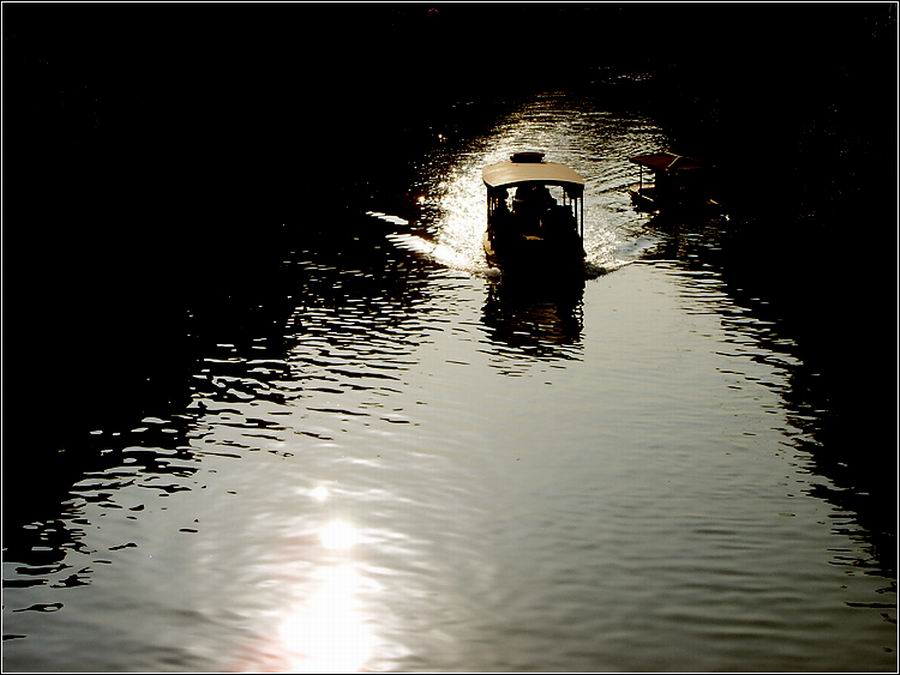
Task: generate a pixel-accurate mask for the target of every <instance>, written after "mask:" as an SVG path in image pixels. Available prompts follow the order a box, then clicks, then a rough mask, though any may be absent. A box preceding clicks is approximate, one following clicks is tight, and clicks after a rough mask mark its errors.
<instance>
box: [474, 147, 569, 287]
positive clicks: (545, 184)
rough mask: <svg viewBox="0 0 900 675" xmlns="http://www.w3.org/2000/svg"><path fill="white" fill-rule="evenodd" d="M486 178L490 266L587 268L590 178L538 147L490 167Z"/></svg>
mask: <svg viewBox="0 0 900 675" xmlns="http://www.w3.org/2000/svg"><path fill="white" fill-rule="evenodd" d="M482 178H483V179H484V184H485V187H486V188H487V229H486V231H485V233H484V252H485V256H486V258H487V261H488V263H489V264H490V265H492V266H495V267H499V268H500V269H505V270H510V269H519V270H523V269H524V270H529V271H533V270H534V269H535V268H536V266H540V267H554V268H557V269H565V270H571V271H575V270H577V271H578V272H583V270H584V258H585V252H584V178H582V177H581V176H580V175H578V174H577V173H576V172H575V171H574V170H573V169H571V168H569V167H567V166H565V165H563V164H558V163H556V162H548V161H545V160H544V153H542V152H534V151H528V152H517V153H514V154H513V155H511V156H510V158H509V161H504V162H498V163H496V164H491V165H490V166H486V167H484V169H483V170H482Z"/></svg>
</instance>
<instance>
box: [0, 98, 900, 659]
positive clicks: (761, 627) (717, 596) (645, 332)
mask: <svg viewBox="0 0 900 675" xmlns="http://www.w3.org/2000/svg"><path fill="white" fill-rule="evenodd" d="M664 140H665V139H664V138H663V137H662V135H661V132H660V131H659V129H658V128H656V127H655V126H654V124H653V123H652V122H651V121H649V120H647V119H643V118H641V117H639V116H629V115H628V114H625V113H621V112H619V113H612V112H605V111H603V110H598V109H597V106H596V105H591V104H589V103H587V102H583V101H577V100H572V99H570V98H567V97H565V96H563V95H561V94H552V93H551V94H547V95H544V96H541V97H539V98H537V99H535V100H533V101H530V102H528V103H527V104H524V105H523V106H522V107H521V108H520V109H518V110H514V111H513V112H512V113H510V114H508V115H507V116H505V117H504V118H503V119H500V120H498V121H497V123H496V125H495V126H494V128H493V129H491V130H490V131H489V132H488V133H486V134H482V135H475V136H471V137H467V138H466V137H462V138H450V139H447V140H446V142H443V140H441V139H438V142H437V143H436V145H435V147H436V149H435V151H434V152H432V153H431V154H429V155H428V156H427V157H424V158H422V159H421V161H420V162H418V163H417V165H416V166H415V175H416V176H417V182H416V184H415V185H413V186H411V190H410V191H411V193H412V195H413V199H414V203H415V205H416V207H415V209H413V210H411V211H409V212H404V213H395V212H392V210H391V209H390V208H389V206H388V205H389V204H391V203H393V202H394V201H395V200H394V199H393V195H377V194H376V195H374V196H373V199H372V203H371V208H370V209H369V211H368V213H367V214H359V215H358V216H354V217H348V219H347V221H346V222H342V223H336V224H335V232H334V233H333V234H331V235H330V236H329V237H328V238H317V237H313V236H308V235H305V234H304V233H303V232H298V233H297V234H296V236H295V237H294V238H293V240H292V241H293V242H294V244H293V245H292V247H290V248H289V249H288V250H285V251H284V254H283V258H282V260H281V266H282V268H281V271H282V272H283V274H280V275H279V277H278V279H279V280H280V281H279V284H278V285H277V286H276V287H275V288H273V289H270V290H271V292H272V295H271V296H269V297H260V298H258V304H257V305H256V306H254V307H248V308H245V309H244V311H243V312H242V313H239V314H237V315H236V316H234V317H233V320H231V321H223V320H219V321H203V320H201V318H202V316H201V315H202V311H201V310H200V309H198V310H197V312H196V317H195V318H196V320H195V321H194V323H193V324H191V325H192V326H193V327H192V331H194V335H193V336H192V337H193V338H194V339H195V340H196V341H197V344H198V345H201V347H200V349H201V357H200V358H199V359H198V360H197V361H196V363H195V366H194V370H193V372H192V374H191V386H190V400H189V403H188V404H187V405H186V406H180V405H173V406H172V408H171V409H169V410H166V411H163V412H161V413H160V415H159V416H156V415H154V416H148V417H146V418H145V419H143V420H142V421H141V422H140V424H138V425H136V426H132V425H129V426H127V427H122V426H118V427H117V426H112V425H111V426H109V427H104V428H97V429H94V430H92V431H91V433H90V434H89V435H87V436H86V437H84V438H81V439H78V441H77V443H73V445H72V446H71V448H72V449H68V450H67V451H69V452H72V451H74V449H77V450H78V451H79V452H82V453H85V457H90V458H91V459H90V461H89V462H88V461H86V462H85V465H86V466H88V467H89V469H88V470H86V471H84V473H83V475H80V476H79V477H78V479H77V482H75V483H74V485H73V486H72V488H71V492H70V494H69V495H67V498H66V501H65V502H63V503H62V504H60V505H59V507H58V516H56V517H51V518H47V519H43V520H40V521H36V522H34V523H31V524H28V525H26V526H25V527H24V528H22V529H21V530H19V529H17V530H16V531H15V532H10V531H9V529H8V528H7V531H5V533H4V535H5V540H6V548H5V551H4V574H3V576H4V585H5V588H4V609H3V621H4V656H3V658H4V667H5V668H6V669H8V670H225V671H231V670H285V671H292V672H295V671H304V670H306V671H313V672H320V671H323V670H325V671H327V670H336V671H347V670H359V669H362V670H432V671H434V670H462V669H466V670H481V671H495V670H502V671H511V670H544V671H556V670H568V671H571V670H575V671H578V670H592V671H597V670H678V671H691V670H717V671H719V670H725V671H727V670H887V671H891V670H894V668H895V665H896V658H895V653H894V646H895V641H896V610H895V606H896V602H895V599H896V589H895V587H894V584H893V581H892V572H891V570H889V569H886V568H885V566H884V564H883V561H880V560H879V559H878V558H877V556H876V555H875V554H874V552H873V548H872V543H871V533H870V532H869V531H868V530H867V529H866V527H864V526H863V525H862V524H861V522H860V518H859V516H858V514H857V513H855V512H854V511H852V510H849V509H847V508H845V507H843V506H841V505H840V504H839V503H837V502H835V501H834V500H828V499H825V498H823V497H822V494H823V490H824V491H825V492H826V493H827V492H828V490H839V487H838V486H836V485H835V484H834V483H833V481H832V480H831V479H830V478H829V477H828V476H826V475H822V474H821V473H817V470H816V467H817V465H816V464H815V461H814V457H813V456H812V454H811V451H810V448H813V449H814V448H815V447H816V444H817V440H816V438H815V431H816V429H817V425H818V424H819V423H820V415H821V414H823V412H824V411H822V410H816V409H806V408H802V407H798V406H797V405H796V404H794V403H792V402H791V401H793V400H794V398H793V397H791V395H790V389H791V386H792V382H793V381H794V378H795V377H796V376H797V374H798V373H801V372H805V371H804V368H806V365H805V364H804V363H803V361H802V358H801V356H800V355H799V352H798V349H797V345H796V344H795V343H794V341H793V340H792V339H791V337H790V336H788V335H784V334H781V333H780V332H779V324H778V323H777V321H773V320H770V319H764V318H761V317H760V316H759V313H758V312H754V311H753V309H752V308H751V307H748V306H746V305H745V304H741V303H740V302H738V301H737V300H736V299H735V297H734V296H733V295H732V294H731V293H729V289H728V287H727V284H726V283H725V281H724V280H723V277H722V273H721V271H720V270H719V269H717V268H716V267H714V266H712V265H710V264H707V263H705V262H704V261H703V260H702V259H698V257H697V255H696V253H692V252H691V250H689V247H688V248H687V249H685V250H683V251H679V248H678V246H673V242H676V243H678V242H677V241H676V240H675V239H673V235H672V234H671V232H670V231H667V230H665V229H662V228H660V227H657V226H655V225H654V223H652V222H650V221H649V219H648V218H647V217H646V216H641V215H639V214H637V213H635V212H634V211H633V210H632V208H631V206H630V204H629V202H628V199H627V197H626V196H625V193H624V188H625V186H626V185H627V184H629V183H630V182H632V181H633V180H635V178H636V167H634V166H633V165H631V164H629V163H628V162H627V157H628V156H630V155H632V154H636V153H637V152H641V151H645V150H652V149H655V148H657V147H660V146H661V145H664ZM535 148H538V149H542V150H545V151H546V152H547V154H548V158H549V159H553V160H554V161H560V162H563V163H566V164H569V165H571V166H573V168H575V169H576V170H577V171H579V172H580V173H582V175H584V176H585V178H586V180H587V184H586V191H585V195H586V198H585V206H586V218H585V230H586V249H587V252H588V262H587V270H586V274H585V279H584V282H583V283H577V284H574V285H569V286H560V285H557V284H554V283H551V282H552V281H553V279H552V276H551V273H550V272H549V270H540V269H536V270H534V279H533V282H534V283H532V284H528V285H523V284H516V283H512V282H511V281H510V280H506V279H504V278H503V275H502V273H500V271H499V270H494V269H491V268H490V267H489V266H487V265H486V263H485V261H484V258H483V255H482V253H481V249H480V246H481V233H482V231H483V223H484V195H483V186H482V184H481V178H480V169H481V167H482V166H483V165H485V164H487V163H490V162H492V161H497V160H500V159H503V158H505V157H506V156H507V155H509V154H511V152H514V151H517V150H525V149H535ZM725 227H727V223H724V222H717V223H712V224H705V225H704V224H694V230H693V231H694V232H695V233H703V232H705V231H706V229H705V228H708V229H712V230H714V231H718V230H720V229H721V228H725ZM698 236H700V235H698ZM702 236H703V238H704V241H706V242H707V243H709V237H708V236H707V235H702ZM687 239H689V237H688V238H687ZM679 241H680V240H679ZM712 245H714V242H713V244H712ZM271 307H277V308H279V311H272V312H271V313H267V310H268V308H271ZM284 308H286V309H284ZM282 310H283V311H282ZM254 317H257V319H258V320H257V319H254ZM272 317H274V318H272ZM62 348H64V347H63V346H61V349H62ZM5 452H10V449H9V448H6V449H5Z"/></svg>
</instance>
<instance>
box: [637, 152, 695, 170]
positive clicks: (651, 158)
mask: <svg viewBox="0 0 900 675" xmlns="http://www.w3.org/2000/svg"><path fill="white" fill-rule="evenodd" d="M630 161H632V162H634V163H635V164H640V165H641V166H646V167H648V168H650V169H652V170H653V171H668V172H675V171H693V170H695V169H702V168H703V164H701V163H700V162H698V161H697V160H696V159H691V158H690V157H683V156H682V155H675V154H673V153H671V152H658V153H655V154H652V155H637V156H636V157H631V158H630Z"/></svg>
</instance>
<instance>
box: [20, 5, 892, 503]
mask: <svg viewBox="0 0 900 675" xmlns="http://www.w3.org/2000/svg"><path fill="white" fill-rule="evenodd" d="M3 11H4V19H5V23H4V30H5V35H4V39H5V43H4V49H5V53H4V68H5V73H4V87H5V88H6V91H5V92H4V93H5V101H6V109H5V110H4V120H5V125H6V128H5V130H4V133H5V147H4V153H5V156H4V163H5V164H4V165H5V167H6V172H5V180H6V185H5V186H4V194H5V209H6V211H5V213H4V275H5V278H4V287H5V289H6V290H5V295H4V319H5V321H4V325H5V335H4V387H5V394H6V396H5V402H6V403H5V406H6V409H5V410H4V417H5V420H6V423H5V425H4V436H5V438H4V449H5V452H4V462H5V466H6V467H10V466H11V467H13V468H14V469H15V468H19V466H20V462H21V463H22V464H21V467H22V468H23V469H25V470H28V469H31V468H33V467H34V466H35V465H40V464H41V463H43V462H44V460H45V458H46V457H53V458H54V459H55V458H56V455H55V450H56V449H57V448H59V447H65V446H67V445H69V444H70V443H72V441H73V439H74V438H75V437H76V436H78V435H83V434H84V433H86V432H87V431H88V430H90V429H92V428H95V427H97V426H102V425H105V424H108V423H109V422H110V421H111V420H122V421H121V424H123V425H126V426H127V425H128V424H130V423H131V422H130V421H129V420H131V421H136V420H139V419H140V418H141V417H143V416H145V415H149V414H153V413H154V411H159V410H161V409H169V407H170V406H171V407H173V408H177V407H178V406H179V405H181V404H182V403H183V401H184V400H186V398H187V395H188V389H187V384H186V378H187V376H188V372H189V369H188V364H190V362H191V360H192V359H193V358H194V357H195V355H196V353H197V349H198V346H197V344H196V341H195V340H192V339H191V338H189V337H186V334H187V333H188V332H190V331H191V330H192V328H191V327H192V322H193V325H196V321H198V320H202V321H204V322H210V323H211V324H215V323H220V324H223V325H225V324H229V323H238V324H240V325H245V326H247V327H248V330H249V326H252V325H254V322H273V323H275V324H278V323H279V322H283V321H284V319H285V316H286V314H287V312H288V311H289V309H290V308H289V307H287V306H286V305H285V306H284V307H281V308H280V309H279V308H278V307H274V308H273V307H272V305H271V304H267V305H266V307H267V309H266V310H265V311H259V310H258V309H257V308H258V306H259V305H260V304H261V303H260V299H261V298H266V297H267V295H268V294H267V289H269V288H272V287H274V286H277V285H278V283H279V274H280V272H279V267H278V264H277V262H278V260H279V256H280V251H281V250H282V248H283V245H284V244H285V243H286V241H287V239H286V237H288V236H291V237H296V236H298V235H296V234H291V235H288V232H297V231H298V230H299V231H300V232H301V234H300V235H299V237H300V239H303V238H305V237H308V238H309V240H310V241H312V240H315V239H318V240H319V241H321V240H322V238H323V237H324V238H327V237H330V236H334V235H333V234H332V233H330V232H329V227H330V225H332V224H333V223H334V222H335V220H336V219H335V213H336V212H337V213H340V214H341V216H340V217H341V218H342V219H343V218H344V217H345V214H354V213H358V212H360V211H363V210H365V208H366V206H367V205H368V204H369V203H370V201H371V199H372V197H373V196H374V195H378V196H379V199H380V200H381V203H385V202H390V201H391V200H395V205H396V212H403V210H404V209H406V208H409V206H410V204H409V203H408V199H409V198H408V195H406V194H405V193H406V191H407V189H408V186H409V184H410V183H411V179H412V177H413V176H414V174H415V171H416V169H415V163H416V161H417V160H418V159H419V158H420V157H422V156H423V155H424V153H425V152H426V151H427V150H428V149H429V148H431V147H433V146H434V145H435V144H437V143H439V142H441V137H448V138H450V139H451V141H452V139H453V138H454V137H464V136H465V135H466V134H468V133H471V132H472V131H474V130H477V129H478V128H479V126H480V125H488V124H490V122H491V120H492V118H493V116H494V115H495V114H496V112H497V111H499V110H502V109H504V106H506V105H508V104H509V102H510V101H514V100H515V99H516V98H518V97H525V96H527V95H529V94H530V93H532V92H536V91H540V90H543V89H553V88H557V89H558V88H562V89H567V88H570V89H572V90H579V91H583V92H593V95H594V96H595V100H596V101H597V105H598V106H600V107H601V109H602V107H603V106H604V105H606V106H617V105H618V106H625V107H632V108H635V109H641V110H643V111H645V112H646V113H649V114H652V115H654V116H656V117H657V119H659V120H660V122H661V123H662V125H663V126H664V128H666V129H667V130H668V133H669V135H670V140H671V144H672V147H673V148H674V149H676V150H679V151H682V152H685V153H692V154H698V155H701V156H704V157H706V158H707V159H709V160H711V161H712V162H713V163H714V164H716V165H717V166H718V167H719V170H720V171H719V175H720V178H721V183H722V185H721V187H722V189H723V192H724V194H725V195H726V201H727V203H728V206H729V209H730V210H731V211H732V213H733V219H732V221H731V224H730V225H729V230H728V232H727V233H726V235H727V236H726V237H725V248H724V251H723V253H722V255H721V260H722V263H721V264H722V265H723V267H725V268H726V269H727V270H728V274H729V275H731V277H732V278H734V279H735V282H734V287H735V288H736V289H741V290H740V291H737V290H736V291H735V292H736V293H746V294H747V295H748V297H759V296H763V297H765V298H766V299H767V300H768V301H769V302H771V303H773V304H775V305H777V306H779V307H780V308H781V309H779V311H778V314H779V316H787V317H789V318H788V319H785V321H787V322H789V323H790V325H789V327H788V328H787V330H788V332H790V333H791V334H793V335H795V336H796V338H797V340H798V341H799V342H800V343H801V345H802V346H803V349H804V350H805V351H804V354H805V358H806V359H808V361H809V363H810V367H811V369H812V370H816V371H820V372H821V373H822V382H823V383H816V385H815V386H813V387H812V392H813V393H812V394H811V395H812V396H814V397H818V399H820V400H821V401H822V407H823V408H827V409H828V410H829V420H831V421H830V422H829V424H828V426H827V431H823V432H822V433H823V434H825V435H826V436H827V438H823V443H822V444H823V447H824V448H827V450H826V452H834V453H835V457H834V458H833V459H830V458H825V459H824V460H823V461H829V462H832V463H833V464H835V465H838V464H848V462H849V466H851V467H853V468H854V470H856V469H859V475H860V476H862V477H863V478H864V479H865V481H866V482H867V484H873V485H875V486H876V487H875V490H876V491H877V492H878V494H879V495H881V496H882V497H883V498H884V503H885V504H890V503H893V499H894V476H895V472H894V470H893V468H892V467H890V466H889V464H890V463H892V462H893V461H894V445H895V439H894V438H893V431H894V429H895V415H896V400H895V397H894V391H895V388H894V374H895V372H896V365H895V360H894V354H895V343H896V335H895V330H894V328H895V319H896V315H895V309H896V298H895V274H896V260H895V257H894V252H895V250H896V229H895V228H896V213H895V205H896V162H895V156H894V152H895V148H896V127H895V120H896V103H895V102H896V60H895V56H896V42H895V41H896V23H895V22H896V7H895V6H894V5H884V4H881V5H821V6H817V5H812V6H810V5H805V6H799V5H798V6H791V5H787V6H785V5H740V6H733V5H719V6H713V7H706V6H700V5H676V6H665V5H624V6H609V5H597V6H593V5H585V6H580V5H579V6H566V7H561V8H556V7H550V6H530V5H522V6H510V7H504V6H494V7H489V8H483V7H481V6H475V5H448V6H441V5H438V6H436V7H433V8H432V7H428V6H425V5H411V6H371V7H366V6H361V5H354V6H341V5H289V6H267V7H265V8H260V9H257V8H254V7H252V6H250V5H223V6H214V7H202V6H176V5H172V6H170V5H133V6H129V5H118V6H113V7H104V6H101V5H75V6H71V7H69V6H64V5H5V6H4V8H3ZM812 25H814V26H815V30H809V27H810V26H812ZM533 41H537V42H538V43H539V44H540V46H541V49H540V50H537V51H529V50H523V49H522V48H521V45H522V44H523V43H526V42H527V43H531V42H533ZM482 45H490V47H489V48H486V47H483V46H482ZM511 55H514V56H511ZM634 72H639V73H649V74H650V75H651V77H649V78H647V79H641V80H639V81H638V80H635V79H628V78H626V79H624V80H623V79H622V78H621V77H620V76H621V75H627V74H629V73H634ZM439 134H440V135H441V136H440V137H439ZM773 200H774V203H773ZM772 212H776V213H779V214H781V215H780V216H779V218H778V219H777V220H774V219H772V218H771V217H770V216H769V215H766V216H763V215H762V214H771V213H772ZM283 225H285V226H286V227H283ZM848 240H849V241H850V242H851V243H850V245H849V246H848V243H847V242H848ZM860 259H863V260H865V262H864V263H863V264H860ZM761 261H762V263H763V271H762V273H761V271H760V262H761ZM197 317H202V319H198V318H197ZM195 332H196V331H195ZM201 332H203V331H201ZM801 389H802V387H801V386H798V391H800V390H801ZM35 429H40V430H41V432H40V436H39V437H40V439H41V440H40V441H39V442H35V439H34V431H35ZM17 448H27V450H21V451H20V450H17ZM71 461H72V469H73V472H75V473H76V474H77V472H78V471H79V470H80V468H81V467H82V466H83V464H82V458H80V457H79V458H77V459H73V460H71ZM885 467H887V468H888V469H889V470H885ZM7 475H9V474H7ZM56 475H60V476H61V479H60V480H61V488H62V489H64V488H65V484H66V481H67V480H68V478H67V477H66V476H67V474H65V473H62V474H56ZM854 480H856V479H854ZM860 480H862V478H861V479H860ZM857 482H858V481H857Z"/></svg>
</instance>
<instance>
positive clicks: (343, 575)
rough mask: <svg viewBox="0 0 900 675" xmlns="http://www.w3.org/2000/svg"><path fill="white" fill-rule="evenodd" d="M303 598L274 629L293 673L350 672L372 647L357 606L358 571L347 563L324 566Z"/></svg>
mask: <svg viewBox="0 0 900 675" xmlns="http://www.w3.org/2000/svg"><path fill="white" fill-rule="evenodd" d="M324 572H325V573H324V574H323V577H324V578H323V580H322V582H321V584H320V585H319V587H318V588H316V589H315V590H314V591H313V593H312V594H311V596H310V597H309V599H308V601H307V602H306V603H304V605H303V606H301V607H299V608H297V610H296V611H294V612H293V613H292V614H291V615H289V616H288V617H287V618H286V620H285V621H284V622H283V623H282V624H281V626H280V628H279V632H278V633H279V637H280V639H281V644H282V649H283V650H284V653H285V656H286V657H287V658H288V661H289V662H290V664H291V669H292V670H294V671H296V672H352V671H357V670H359V669H360V668H362V666H364V665H365V663H366V661H367V660H368V659H369V658H370V657H371V655H372V651H373V648H374V646H375V639H374V635H373V634H372V631H371V630H370V629H369V626H368V625H367V623H366V621H365V620H364V617H363V613H362V611H361V607H360V601H359V597H358V596H359V591H360V587H361V579H360V576H359V573H358V572H357V571H356V570H355V569H353V568H352V567H350V566H346V565H342V566H339V567H333V568H328V569H327V570H324Z"/></svg>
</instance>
